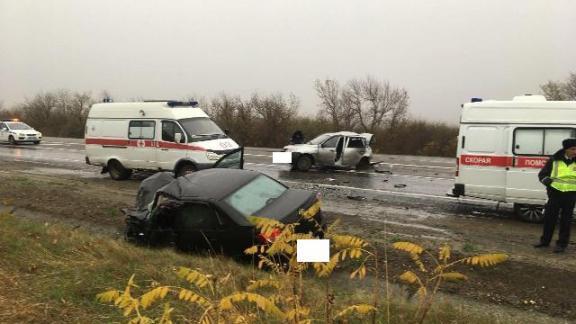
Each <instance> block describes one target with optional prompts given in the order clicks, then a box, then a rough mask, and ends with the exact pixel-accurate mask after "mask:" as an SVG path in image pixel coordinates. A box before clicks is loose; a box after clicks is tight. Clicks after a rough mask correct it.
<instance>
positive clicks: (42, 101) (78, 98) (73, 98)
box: [19, 90, 94, 137]
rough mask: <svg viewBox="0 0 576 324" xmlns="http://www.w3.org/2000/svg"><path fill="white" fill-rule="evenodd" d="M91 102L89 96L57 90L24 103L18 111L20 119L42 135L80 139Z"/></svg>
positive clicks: (87, 94)
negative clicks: (20, 115)
mask: <svg viewBox="0 0 576 324" xmlns="http://www.w3.org/2000/svg"><path fill="white" fill-rule="evenodd" d="M93 102H94V101H93V100H92V98H91V97H90V94H89V93H70V92H69V91H66V90H58V91H53V92H49V93H43V94H38V95H36V96H35V97H34V98H33V99H26V101H25V102H24V103H23V104H22V105H20V106H19V108H20V110H21V111H22V113H23V119H24V120H25V121H26V122H27V123H29V124H30V125H31V126H33V127H34V128H36V129H38V130H40V131H41V132H42V133H45V134H46V135H49V136H66V137H82V136H83V135H84V124H85V122H86V117H87V115H88V110H89V108H90V105H91V104H92V103H93Z"/></svg>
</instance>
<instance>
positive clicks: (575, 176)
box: [534, 138, 576, 253]
mask: <svg viewBox="0 0 576 324" xmlns="http://www.w3.org/2000/svg"><path fill="white" fill-rule="evenodd" d="M575 158H576V138H568V139H565V140H564V141H562V149H561V150H559V151H558V152H556V153H555V154H554V155H553V156H552V157H551V158H550V159H549V160H548V162H547V163H546V165H545V166H544V167H543V168H542V170H540V173H538V178H539V179H540V182H541V183H542V184H544V185H545V186H546V191H547V193H548V203H547V204H546V209H545V212H544V230H543V233H542V237H540V243H538V244H536V245H534V247H535V248H543V247H547V246H548V245H550V241H552V236H553V235H554V227H555V226H556V223H557V222H558V215H560V229H559V232H558V241H556V247H555V248H554V252H555V253H562V252H564V250H566V247H567V246H568V243H569V242H570V226H571V223H572V214H573V213H574V204H575V203H576V160H575Z"/></svg>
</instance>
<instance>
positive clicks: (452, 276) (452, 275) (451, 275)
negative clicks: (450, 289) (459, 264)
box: [440, 272, 468, 281]
mask: <svg viewBox="0 0 576 324" xmlns="http://www.w3.org/2000/svg"><path fill="white" fill-rule="evenodd" d="M440 277H441V278H442V279H445V280H448V281H458V280H467V279H468V277H466V276H465V275H463V274H461V273H460V272H446V273H443V274H441V275H440Z"/></svg>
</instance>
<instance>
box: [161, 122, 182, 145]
mask: <svg viewBox="0 0 576 324" xmlns="http://www.w3.org/2000/svg"><path fill="white" fill-rule="evenodd" d="M176 133H180V134H181V136H182V139H181V140H180V141H181V142H182V143H184V142H185V140H184V132H183V131H182V129H181V128H180V126H178V124H176V123H175V122H173V121H167V120H163V121H162V140H163V141H166V142H176V136H175V135H176Z"/></svg>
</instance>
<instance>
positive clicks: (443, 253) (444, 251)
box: [438, 244, 450, 262]
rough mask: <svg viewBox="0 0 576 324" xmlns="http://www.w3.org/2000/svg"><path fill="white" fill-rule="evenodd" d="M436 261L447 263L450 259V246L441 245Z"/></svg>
mask: <svg viewBox="0 0 576 324" xmlns="http://www.w3.org/2000/svg"><path fill="white" fill-rule="evenodd" d="M438 259H439V260H440V261H442V262H448V260H449V259H450V246H449V245H448V244H442V246H441V247H440V252H439V253H438Z"/></svg>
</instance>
